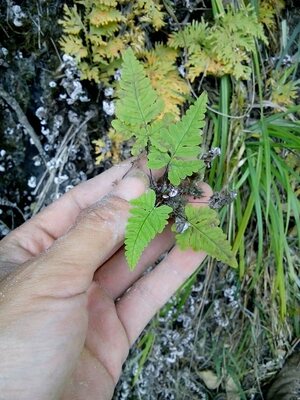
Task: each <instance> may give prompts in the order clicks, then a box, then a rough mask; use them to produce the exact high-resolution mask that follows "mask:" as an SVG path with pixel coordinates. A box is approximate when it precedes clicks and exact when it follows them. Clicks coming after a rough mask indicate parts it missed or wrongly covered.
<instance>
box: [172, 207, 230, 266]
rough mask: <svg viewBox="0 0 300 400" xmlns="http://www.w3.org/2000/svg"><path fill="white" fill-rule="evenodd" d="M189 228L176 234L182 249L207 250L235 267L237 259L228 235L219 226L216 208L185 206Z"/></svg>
mask: <svg viewBox="0 0 300 400" xmlns="http://www.w3.org/2000/svg"><path fill="white" fill-rule="evenodd" d="M185 215H186V219H187V222H188V223H189V225H190V226H189V228H188V229H186V230H185V231H184V232H183V233H180V234H177V235H176V242H177V244H178V245H179V247H180V248H181V249H182V250H186V249H188V248H192V249H193V250H194V251H205V252H206V253H207V254H208V255H210V256H211V257H214V258H216V259H217V260H219V261H222V262H224V263H225V264H228V265H230V266H231V267H233V268H237V261H236V259H235V256H234V254H233V252H232V250H231V246H230V243H229V242H228V240H227V239H226V235H225V234H224V232H223V231H222V229H221V228H220V227H219V224H220V221H219V217H218V214H217V212H216V211H215V210H212V209H211V208H209V207H193V206H191V205H187V206H186V207H185Z"/></svg>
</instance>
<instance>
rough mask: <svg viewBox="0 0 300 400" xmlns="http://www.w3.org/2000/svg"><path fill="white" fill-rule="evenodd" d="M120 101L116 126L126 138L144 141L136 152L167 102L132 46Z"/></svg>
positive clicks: (124, 67) (125, 63) (126, 58)
mask: <svg viewBox="0 0 300 400" xmlns="http://www.w3.org/2000/svg"><path fill="white" fill-rule="evenodd" d="M118 97H119V99H118V100H117V103H116V117H117V118H116V119H115V120H114V121H112V126H113V127H114V128H115V129H116V130H117V132H118V133H123V134H125V138H126V139H128V138H130V137H135V138H136V139H137V140H138V141H139V143H140V144H142V143H143V145H142V146H140V145H139V144H138V145H137V147H136V148H135V150H134V151H135V153H137V151H138V149H139V148H140V147H142V150H144V149H145V147H146V144H147V142H148V137H149V133H150V130H149V129H150V124H151V122H153V120H154V119H155V118H157V116H158V115H159V114H160V113H161V111H162V110H163V101H162V100H161V99H160V98H159V97H158V95H157V93H156V92H155V90H154V89H153V87H152V86H151V82H150V79H149V78H148V77H147V76H146V74H145V71H144V68H143V66H142V64H141V63H140V62H139V61H138V60H137V58H136V57H135V55H134V53H133V51H132V49H130V48H129V49H127V50H126V51H125V52H124V54H123V63H122V76H121V80H120V89H119V91H118Z"/></svg>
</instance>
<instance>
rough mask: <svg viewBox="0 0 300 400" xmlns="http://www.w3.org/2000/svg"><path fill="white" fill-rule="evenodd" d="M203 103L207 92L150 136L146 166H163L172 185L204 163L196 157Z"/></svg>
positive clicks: (203, 114) (204, 108) (205, 100)
mask: <svg viewBox="0 0 300 400" xmlns="http://www.w3.org/2000/svg"><path fill="white" fill-rule="evenodd" d="M206 103H207V95H206V93H202V95H201V96H200V97H199V98H198V99H197V100H196V102H195V103H194V104H193V105H192V106H190V108H189V109H188V111H187V113H186V114H185V115H184V116H183V118H182V119H181V120H180V121H179V122H177V123H176V124H173V125H170V126H169V127H168V128H164V129H162V130H161V131H160V132H158V133H157V134H155V135H153V136H152V137H151V144H152V147H151V149H150V153H149V156H148V166H149V167H150V168H155V169H158V168H162V167H167V169H168V178H169V181H170V182H171V183H172V184H173V185H176V186H177V185H179V184H180V182H181V181H182V180H183V179H184V178H186V177H187V176H190V175H192V174H193V173H194V172H198V171H199V170H200V169H201V168H202V167H203V165H204V164H203V162H202V161H201V160H199V158H198V157H199V154H200V144H201V141H202V138H201V134H202V131H201V128H203V126H204V116H205V111H206Z"/></svg>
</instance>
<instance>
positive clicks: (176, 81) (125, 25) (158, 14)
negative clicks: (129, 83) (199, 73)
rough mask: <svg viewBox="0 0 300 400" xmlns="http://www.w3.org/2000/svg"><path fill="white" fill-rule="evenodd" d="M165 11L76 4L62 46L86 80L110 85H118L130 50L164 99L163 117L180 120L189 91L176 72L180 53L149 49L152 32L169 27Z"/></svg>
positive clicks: (140, 4)
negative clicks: (168, 115)
mask: <svg viewBox="0 0 300 400" xmlns="http://www.w3.org/2000/svg"><path fill="white" fill-rule="evenodd" d="M162 8H163V7H162V4H161V2H160V1H159V0H151V1H144V0H138V1H133V2H129V1H124V0H101V1H95V0H76V1H75V5H74V6H73V7H68V6H67V5H65V6H64V18H63V19H62V20H61V21H60V23H61V24H62V26H63V29H64V35H63V36H62V38H61V40H60V45H61V47H62V49H63V51H64V52H65V53H66V54H70V55H72V56H74V57H75V58H76V59H77V63H78V68H79V69H80V71H81V79H88V80H94V81H95V82H97V83H99V82H101V83H102V84H105V85H108V84H110V81H111V80H115V81H118V69H119V68H120V65H121V54H122V52H123V51H124V50H125V49H126V48H127V47H128V46H130V47H131V48H132V49H133V50H134V52H135V54H136V55H138V57H139V58H140V59H141V60H142V62H143V64H144V67H145V69H146V71H147V73H148V76H149V77H150V79H151V81H152V84H153V85H155V87H156V89H158V90H159V93H160V95H161V96H162V97H163V98H164V104H165V108H166V109H165V110H164V112H174V114H175V115H179V108H178V106H180V105H181V104H183V103H184V101H185V94H187V93H188V91H189V90H188V85H187V84H186V82H185V80H184V79H182V77H181V76H180V75H179V72H178V70H177V67H176V57H177V51H175V50H174V49H171V48H169V47H167V46H165V45H162V44H159V43H157V44H156V46H154V47H153V49H152V50H149V51H148V50H146V49H147V47H148V46H147V43H149V41H150V40H149V38H148V32H149V30H152V31H157V30H159V29H161V28H162V27H163V26H164V24H165V23H164V16H165V14H164V12H163V11H162Z"/></svg>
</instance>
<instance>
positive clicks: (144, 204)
mask: <svg viewBox="0 0 300 400" xmlns="http://www.w3.org/2000/svg"><path fill="white" fill-rule="evenodd" d="M155 201H156V195H155V192H154V190H152V189H150V190H148V191H147V192H146V193H144V194H143V195H142V196H140V197H138V198H137V199H134V200H131V201H130V204H131V205H132V206H133V207H132V208H131V210H130V214H131V216H130V218H129V220H128V223H127V226H126V233H125V256H126V259H127V262H128V265H129V268H130V269H131V270H133V269H134V268H135V267H136V265H137V263H138V260H139V258H140V256H141V254H142V252H143V251H144V249H145V248H146V247H147V245H148V244H149V243H150V242H151V240H152V239H154V237H155V236H156V235H157V234H158V233H161V232H162V231H163V229H164V227H165V226H166V224H167V223H168V218H169V214H170V213H171V212H172V208H171V207H169V206H165V205H163V206H159V207H156V206H155Z"/></svg>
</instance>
